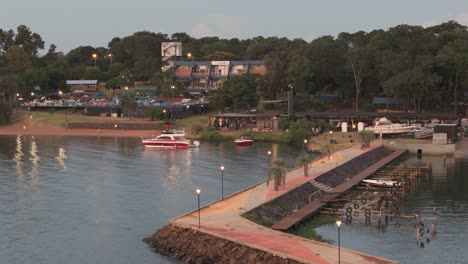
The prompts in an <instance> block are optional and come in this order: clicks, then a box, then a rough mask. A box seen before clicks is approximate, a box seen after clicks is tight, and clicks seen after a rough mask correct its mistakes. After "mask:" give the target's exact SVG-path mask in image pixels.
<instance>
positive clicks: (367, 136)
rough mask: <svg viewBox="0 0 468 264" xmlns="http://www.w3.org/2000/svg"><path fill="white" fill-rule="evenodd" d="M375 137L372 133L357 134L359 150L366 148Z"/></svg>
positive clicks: (361, 132) (362, 132)
mask: <svg viewBox="0 0 468 264" xmlns="http://www.w3.org/2000/svg"><path fill="white" fill-rule="evenodd" d="M374 139H375V135H374V132H373V131H365V130H364V131H360V132H359V133H358V140H359V142H361V148H368V147H370V144H371V143H372V141H374Z"/></svg>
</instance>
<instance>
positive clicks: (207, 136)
mask: <svg viewBox="0 0 468 264" xmlns="http://www.w3.org/2000/svg"><path fill="white" fill-rule="evenodd" d="M198 138H199V139H204V140H208V141H210V142H219V141H227V140H233V138H232V137H231V136H230V135H223V134H221V133H220V132H219V131H216V130H202V131H201V132H200V133H199V134H198Z"/></svg>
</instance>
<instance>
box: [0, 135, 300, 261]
mask: <svg viewBox="0 0 468 264" xmlns="http://www.w3.org/2000/svg"><path fill="white" fill-rule="evenodd" d="M268 150H272V157H278V158H281V159H284V160H285V161H287V163H288V165H289V167H292V166H293V165H294V161H295V159H296V157H297V156H298V155H300V149H297V148H294V147H291V146H289V145H287V144H267V143H264V144H262V143H258V144H255V146H254V147H235V146H234V143H233V142H224V143H221V144H210V143H202V144H201V146H200V148H197V149H189V150H164V151H161V150H145V149H144V148H143V147H142V146H141V144H140V142H139V139H136V138H111V137H102V138H95V137H30V136H23V137H16V136H0V201H1V206H0V263H18V264H19V263H22V264H23V263H24V264H27V263H48V264H54V263H57V264H58V263H77V264H78V263H79V264H82V263H126V264H127V263H175V261H174V260H170V259H167V258H165V257H161V256H160V255H158V254H155V253H154V252H152V251H151V249H150V248H149V247H148V246H147V245H146V244H145V243H143V242H142V239H143V238H144V237H146V236H149V235H151V234H152V233H154V232H155V231H156V230H157V229H158V228H160V227H162V226H164V225H166V224H167V223H168V222H169V220H170V219H171V218H173V217H176V216H178V215H181V214H184V213H186V212H188V211H190V210H193V209H195V208H196V207H197V197H196V194H195V189H196V188H201V190H202V192H201V196H200V198H201V203H202V204H207V203H209V202H211V201H214V200H216V199H219V198H220V197H221V171H220V169H219V167H220V166H221V165H224V167H225V170H224V177H223V178H224V184H223V186H224V195H225V196H226V195H228V194H231V193H234V192H237V191H239V190H241V189H243V188H246V187H248V186H251V185H253V184H255V183H258V182H260V181H261V180H263V179H265V176H266V171H267V167H268V155H267V151H268Z"/></svg>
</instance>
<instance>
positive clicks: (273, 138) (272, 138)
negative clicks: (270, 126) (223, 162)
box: [242, 131, 289, 142]
mask: <svg viewBox="0 0 468 264" xmlns="http://www.w3.org/2000/svg"><path fill="white" fill-rule="evenodd" d="M242 135H243V136H247V137H249V138H251V139H253V140H255V141H268V142H288V141H289V138H288V135H287V134H284V133H263V132H255V131H247V132H244V133H242Z"/></svg>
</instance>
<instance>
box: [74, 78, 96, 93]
mask: <svg viewBox="0 0 468 264" xmlns="http://www.w3.org/2000/svg"><path fill="white" fill-rule="evenodd" d="M66 84H67V86H68V87H69V88H70V92H72V93H97V92H98V84H99V82H98V80H66Z"/></svg>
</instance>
